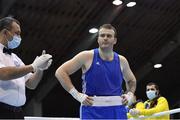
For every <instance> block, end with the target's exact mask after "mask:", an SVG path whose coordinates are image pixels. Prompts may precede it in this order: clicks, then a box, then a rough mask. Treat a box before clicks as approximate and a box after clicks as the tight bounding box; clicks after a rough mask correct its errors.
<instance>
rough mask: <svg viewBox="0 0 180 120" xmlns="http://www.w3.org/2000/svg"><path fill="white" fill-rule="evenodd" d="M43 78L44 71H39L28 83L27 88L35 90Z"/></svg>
mask: <svg viewBox="0 0 180 120" xmlns="http://www.w3.org/2000/svg"><path fill="white" fill-rule="evenodd" d="M42 76H43V71H42V70H37V71H36V72H35V73H34V74H33V75H32V77H31V78H29V80H28V81H27V82H26V86H27V87H28V88H30V89H35V88H36V87H37V85H38V84H39V82H40V81H41V79H42Z"/></svg>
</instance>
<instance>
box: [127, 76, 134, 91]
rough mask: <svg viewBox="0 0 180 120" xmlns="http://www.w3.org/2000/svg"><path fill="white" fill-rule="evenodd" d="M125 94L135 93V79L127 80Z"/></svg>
mask: <svg viewBox="0 0 180 120" xmlns="http://www.w3.org/2000/svg"><path fill="white" fill-rule="evenodd" d="M126 88H127V92H132V93H135V91H136V79H133V80H129V81H128V82H127V83H126Z"/></svg>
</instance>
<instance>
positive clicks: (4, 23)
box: [0, 17, 20, 31]
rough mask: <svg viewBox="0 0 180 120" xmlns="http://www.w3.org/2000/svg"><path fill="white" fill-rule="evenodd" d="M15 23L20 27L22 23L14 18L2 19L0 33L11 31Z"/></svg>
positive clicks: (0, 20)
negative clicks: (5, 30) (4, 30)
mask: <svg viewBox="0 0 180 120" xmlns="http://www.w3.org/2000/svg"><path fill="white" fill-rule="evenodd" d="M13 22H16V23H17V24H18V25H20V22H19V21H18V20H16V19H15V18H12V17H5V18H2V19H0V31H1V30H3V29H8V30H11V28H12V26H11V25H12V23H13Z"/></svg>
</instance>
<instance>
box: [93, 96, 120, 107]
mask: <svg viewBox="0 0 180 120" xmlns="http://www.w3.org/2000/svg"><path fill="white" fill-rule="evenodd" d="M93 100H94V101H93V105H92V106H118V105H122V98H121V97H120V96H95V97H93Z"/></svg>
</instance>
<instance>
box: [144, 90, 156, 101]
mask: <svg viewBox="0 0 180 120" xmlns="http://www.w3.org/2000/svg"><path fill="white" fill-rule="evenodd" d="M146 95H147V97H148V98H149V100H152V99H154V98H155V97H156V91H155V90H149V91H147V92H146Z"/></svg>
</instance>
